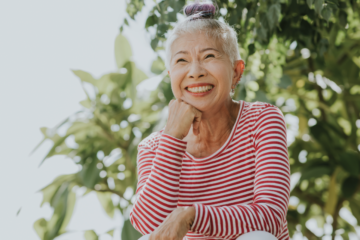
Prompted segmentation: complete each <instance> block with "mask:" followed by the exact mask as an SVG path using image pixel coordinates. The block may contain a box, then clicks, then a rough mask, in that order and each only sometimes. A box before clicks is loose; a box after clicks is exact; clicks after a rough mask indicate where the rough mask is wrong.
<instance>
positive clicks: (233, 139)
mask: <svg viewBox="0 0 360 240" xmlns="http://www.w3.org/2000/svg"><path fill="white" fill-rule="evenodd" d="M239 103H240V111H239V113H238V116H237V119H236V123H235V125H234V127H233V129H232V131H231V134H230V136H229V138H228V139H227V141H226V143H225V144H224V145H223V146H222V147H221V148H220V149H219V150H218V151H216V152H215V153H213V154H211V155H210V156H208V157H204V158H195V157H193V156H192V155H191V154H190V153H188V152H186V146H187V142H186V141H183V140H180V139H177V138H175V137H173V136H170V135H168V134H165V133H163V130H161V131H159V132H155V133H152V134H151V135H150V136H148V137H147V138H145V139H143V140H142V141H141V142H140V144H139V145H138V159H137V164H138V165H137V166H138V184H137V190H136V201H135V203H134V205H133V208H132V210H131V212H130V220H131V223H132V225H133V226H134V227H135V229H137V230H138V231H140V232H141V233H142V234H149V233H151V232H153V231H154V230H155V228H157V227H158V226H159V225H160V224H161V223H162V222H163V221H164V219H165V218H166V217H167V216H168V215H169V214H170V213H171V212H172V211H173V210H174V209H176V208H177V207H178V206H179V207H185V206H194V207H195V210H196V214H195V220H194V222H193V225H192V227H191V230H190V231H189V232H188V233H187V234H186V237H185V238H186V239H188V240H195V239H209V240H210V239H232V240H234V239H236V238H237V237H239V236H240V235H242V234H244V233H247V232H251V231H255V230H261V231H267V232H270V233H271V234H273V235H274V236H276V237H277V238H278V239H281V240H285V239H289V233H288V229H287V221H286V212H287V209H288V202H289V195H290V165H289V160H288V152H287V144H286V125H285V121H284V116H283V114H282V113H281V111H280V110H279V109H278V108H277V107H275V106H273V105H271V104H268V103H262V102H255V103H249V102H244V101H239Z"/></svg>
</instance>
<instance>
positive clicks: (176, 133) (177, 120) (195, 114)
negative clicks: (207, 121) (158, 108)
mask: <svg viewBox="0 0 360 240" xmlns="http://www.w3.org/2000/svg"><path fill="white" fill-rule="evenodd" d="M200 121H201V112H200V111H199V110H197V109H196V108H194V107H193V106H191V105H190V104H188V103H186V102H184V101H182V100H179V99H178V100H171V101H170V103H169V116H168V120H167V124H166V127H165V130H164V133H166V134H169V135H171V136H173V137H175V138H178V139H183V138H184V137H186V135H188V133H189V130H190V128H191V124H192V125H193V132H194V134H195V135H198V134H199V126H200Z"/></svg>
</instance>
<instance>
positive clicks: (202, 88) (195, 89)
mask: <svg viewBox="0 0 360 240" xmlns="http://www.w3.org/2000/svg"><path fill="white" fill-rule="evenodd" d="M213 88H214V86H213V85H206V86H198V87H190V88H189V87H186V88H185V89H186V90H188V91H189V92H193V93H202V92H208V91H210V90H211V89H213Z"/></svg>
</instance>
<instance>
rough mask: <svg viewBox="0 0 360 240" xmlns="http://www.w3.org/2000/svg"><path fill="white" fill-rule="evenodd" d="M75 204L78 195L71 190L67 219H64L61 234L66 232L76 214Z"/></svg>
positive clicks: (68, 198) (68, 197)
mask: <svg viewBox="0 0 360 240" xmlns="http://www.w3.org/2000/svg"><path fill="white" fill-rule="evenodd" d="M65 201H66V200H65ZM75 202H76V194H75V193H74V192H73V191H71V190H70V191H69V193H68V196H67V208H66V214H65V218H64V220H63V222H62V224H61V228H60V230H59V232H61V233H62V232H65V229H66V227H67V225H68V224H69V222H70V219H71V217H72V214H73V212H74V207H75Z"/></svg>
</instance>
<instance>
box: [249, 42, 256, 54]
mask: <svg viewBox="0 0 360 240" xmlns="http://www.w3.org/2000/svg"><path fill="white" fill-rule="evenodd" d="M248 50H249V56H251V55H253V54H254V53H255V44H253V43H251V44H249V45H248Z"/></svg>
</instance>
